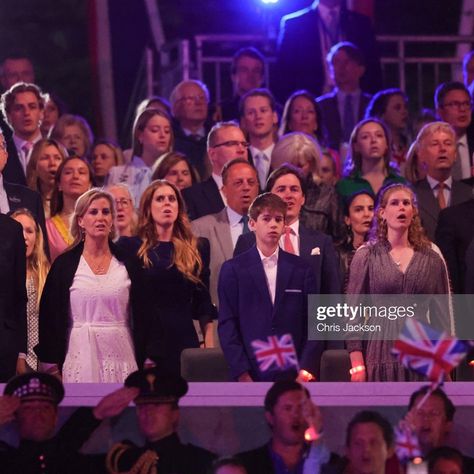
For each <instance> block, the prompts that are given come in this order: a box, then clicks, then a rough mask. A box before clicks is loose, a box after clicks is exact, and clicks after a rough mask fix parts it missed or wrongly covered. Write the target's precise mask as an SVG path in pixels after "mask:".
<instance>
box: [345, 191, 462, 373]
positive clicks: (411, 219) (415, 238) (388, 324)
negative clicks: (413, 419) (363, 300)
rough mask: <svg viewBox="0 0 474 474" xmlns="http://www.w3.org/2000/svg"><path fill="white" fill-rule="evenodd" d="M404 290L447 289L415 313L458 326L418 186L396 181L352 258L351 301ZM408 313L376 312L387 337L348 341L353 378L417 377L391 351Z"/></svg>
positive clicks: (438, 324)
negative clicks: (420, 213)
mask: <svg viewBox="0 0 474 474" xmlns="http://www.w3.org/2000/svg"><path fill="white" fill-rule="evenodd" d="M403 293H405V294H419V295H433V294H441V295H447V297H446V298H442V299H436V300H432V301H426V302H425V304H421V305H419V306H418V307H417V314H416V317H417V319H422V320H423V319H424V322H428V321H429V323H430V324H431V325H432V326H433V327H435V328H437V329H439V330H444V331H446V332H448V333H451V334H452V333H453V332H454V323H453V318H452V312H451V307H450V299H449V293H450V290H449V280H448V273H447V270H446V265H445V263H444V260H443V258H442V257H441V254H440V252H439V249H437V247H435V246H434V245H433V244H432V243H431V242H430V241H429V240H428V239H427V238H426V237H425V235H424V231H423V228H422V227H421V223H420V219H419V216H418V209H417V206H416V199H415V195H414V193H413V191H412V190H411V189H410V188H409V187H408V186H406V185H404V184H393V185H390V186H388V187H386V188H385V189H383V190H382V191H381V193H380V198H379V203H378V206H377V209H376V211H375V219H374V224H373V227H372V229H371V237H370V240H369V242H368V243H367V244H365V245H363V246H362V247H360V248H359V249H358V250H357V252H356V253H355V255H354V258H353V259H352V263H351V267H350V273H349V282H348V288H347V294H348V295H349V296H348V298H349V299H350V300H351V302H352V303H357V299H358V298H357V297H353V296H352V295H361V294H372V295H387V294H403ZM359 299H360V298H359ZM428 309H429V315H428ZM405 319H406V318H399V319H396V320H387V319H386V318H377V324H381V326H382V330H383V332H384V337H383V340H376V338H375V336H373V335H372V334H370V335H369V336H368V340H367V341H366V342H365V343H364V344H362V342H361V341H359V340H354V339H352V338H351V339H348V340H347V341H346V345H347V349H348V351H349V353H350V358H351V365H352V368H353V369H355V368H357V369H356V370H355V371H353V372H355V373H352V375H351V380H352V381H357V382H362V381H366V380H368V381H407V380H416V379H417V376H416V374H414V373H413V372H409V371H408V370H407V369H405V368H404V367H403V365H402V364H400V363H399V362H398V361H397V360H396V359H395V358H394V357H393V356H392V354H391V349H392V345H393V341H394V340H396V339H398V335H399V333H400V331H401V329H402V327H403V325H404V323H405ZM371 322H373V321H371ZM374 334H375V333H374ZM352 337H354V336H352ZM379 339H380V338H379Z"/></svg>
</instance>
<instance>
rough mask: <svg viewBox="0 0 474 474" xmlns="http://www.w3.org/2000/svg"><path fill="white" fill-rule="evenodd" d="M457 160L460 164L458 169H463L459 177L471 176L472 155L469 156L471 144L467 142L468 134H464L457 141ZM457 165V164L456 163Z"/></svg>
mask: <svg viewBox="0 0 474 474" xmlns="http://www.w3.org/2000/svg"><path fill="white" fill-rule="evenodd" d="M456 145H457V155H458V156H457V160H458V161H459V164H458V165H457V167H458V169H459V170H460V171H461V176H460V177H459V178H458V179H465V178H470V177H471V157H470V156H469V146H468V144H467V135H466V134H464V135H463V136H462V137H461V138H460V139H459V140H458V141H457V144H456ZM455 166H456V165H455Z"/></svg>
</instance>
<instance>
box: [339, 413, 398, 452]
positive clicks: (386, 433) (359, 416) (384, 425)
mask: <svg viewBox="0 0 474 474" xmlns="http://www.w3.org/2000/svg"><path fill="white" fill-rule="evenodd" d="M363 423H373V424H375V425H377V426H378V427H379V428H380V430H381V431H382V435H383V439H384V440H385V444H386V445H387V447H388V448H391V447H392V446H393V445H394V433H393V428H392V425H391V424H390V422H389V421H388V420H387V419H386V418H384V417H383V416H382V415H381V414H380V413H378V412H376V411H370V410H364V411H360V412H358V413H356V414H355V415H354V417H353V418H352V420H351V421H350V422H349V424H348V425H347V431H346V446H350V444H351V438H352V432H353V431H354V428H355V426H356V425H360V424H363Z"/></svg>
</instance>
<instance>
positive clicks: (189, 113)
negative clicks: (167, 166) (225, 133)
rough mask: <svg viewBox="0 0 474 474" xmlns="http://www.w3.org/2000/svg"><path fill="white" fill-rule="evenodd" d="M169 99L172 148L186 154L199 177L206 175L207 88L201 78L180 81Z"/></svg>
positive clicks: (202, 177)
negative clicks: (172, 120)
mask: <svg viewBox="0 0 474 474" xmlns="http://www.w3.org/2000/svg"><path fill="white" fill-rule="evenodd" d="M170 103H171V110H172V113H173V117H174V118H175V120H176V122H175V124H174V130H173V131H174V148H175V150H176V151H180V152H181V153H184V154H185V155H186V156H187V157H188V158H189V160H190V161H191V163H192V164H193V166H194V167H195V168H196V170H197V171H198V173H199V175H200V177H201V179H204V178H206V177H207V176H208V173H207V169H206V160H205V156H206V136H207V133H208V132H209V125H208V123H207V119H208V113H209V91H208V89H207V87H206V85H205V84H204V83H202V82H201V81H198V80H194V79H190V80H186V81H181V82H180V83H179V84H178V85H177V86H176V87H175V88H174V89H173V91H172V92H171V95H170Z"/></svg>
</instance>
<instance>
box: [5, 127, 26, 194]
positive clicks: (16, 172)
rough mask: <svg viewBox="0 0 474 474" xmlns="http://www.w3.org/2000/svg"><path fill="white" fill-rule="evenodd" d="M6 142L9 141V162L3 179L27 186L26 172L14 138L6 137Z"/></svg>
mask: <svg viewBox="0 0 474 474" xmlns="http://www.w3.org/2000/svg"><path fill="white" fill-rule="evenodd" d="M5 140H6V141H7V153H8V160H7V164H6V165H5V168H4V169H3V172H2V175H3V179H4V180H5V181H8V182H9V183H14V184H21V185H22V186H26V176H25V172H24V171H23V167H22V166H21V163H20V159H19V158H18V151H17V149H16V146H15V142H14V141H13V136H10V137H9V138H7V137H5Z"/></svg>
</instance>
